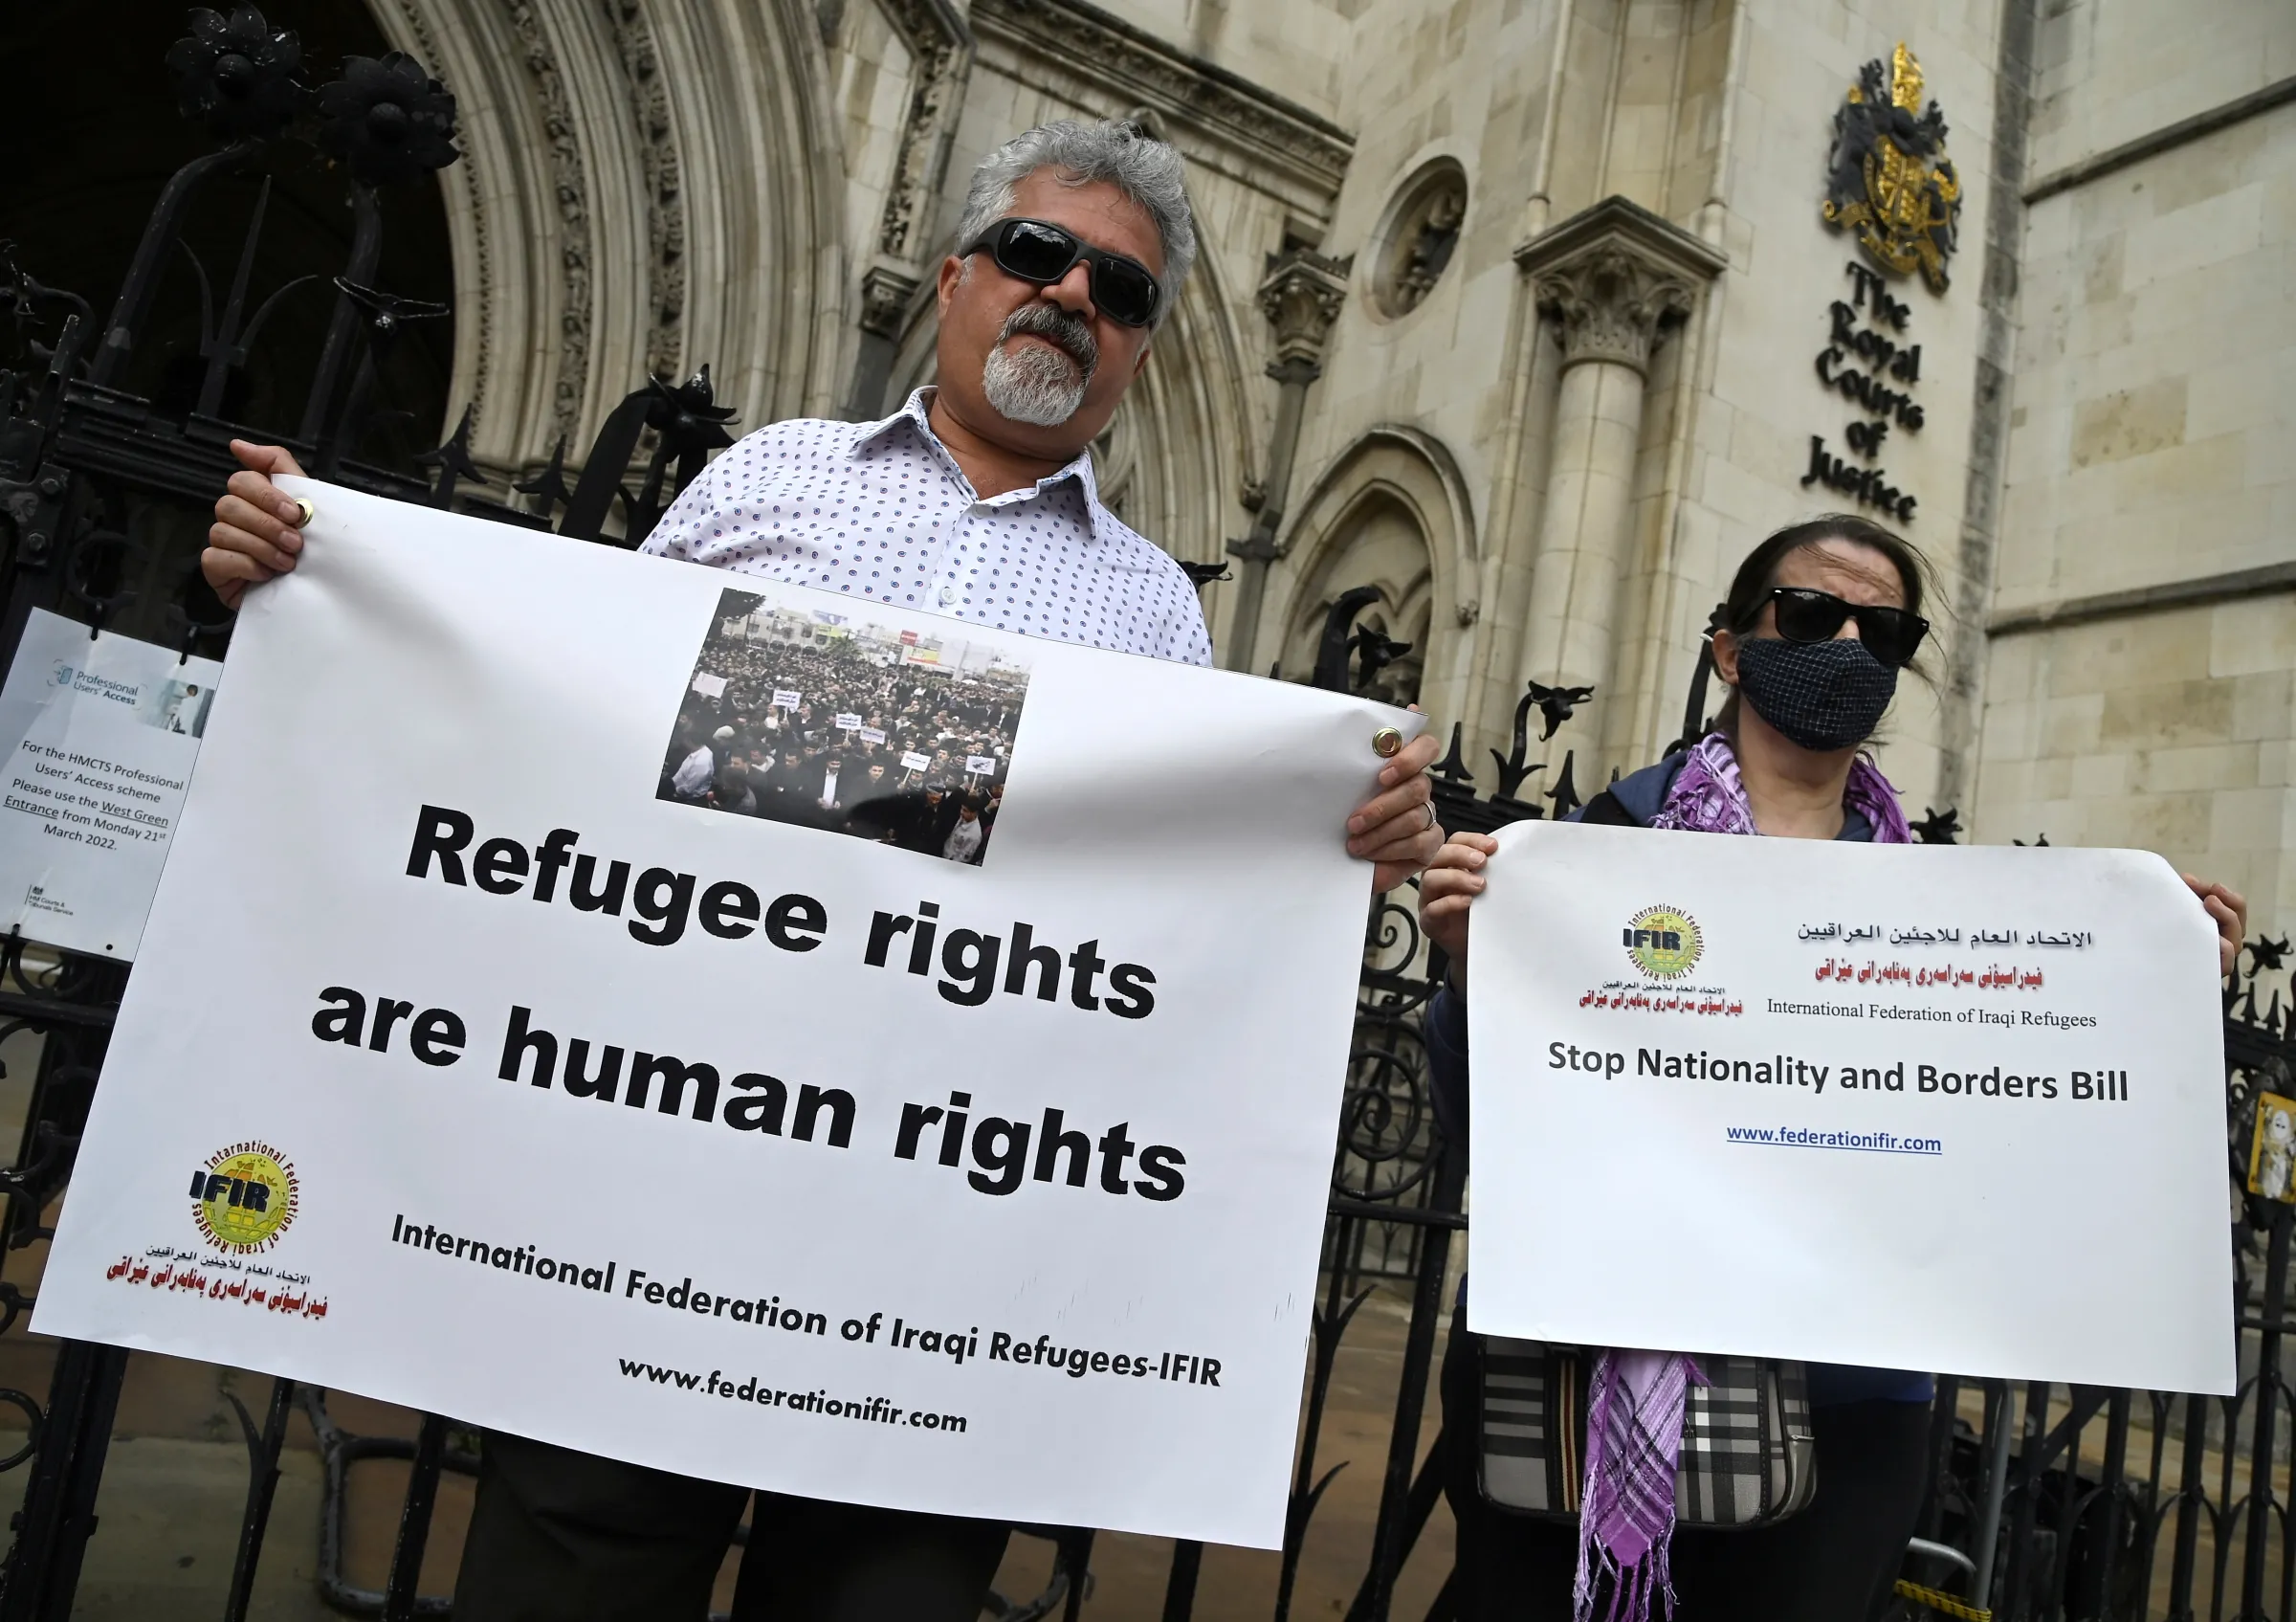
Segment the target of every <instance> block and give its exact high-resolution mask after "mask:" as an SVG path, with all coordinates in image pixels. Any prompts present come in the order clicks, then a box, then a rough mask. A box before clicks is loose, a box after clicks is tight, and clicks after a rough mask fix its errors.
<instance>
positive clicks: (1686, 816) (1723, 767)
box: [1650, 732, 1913, 845]
mask: <svg viewBox="0 0 2296 1622" xmlns="http://www.w3.org/2000/svg"><path fill="white" fill-rule="evenodd" d="M1842 803H1843V806H1845V807H1847V808H1848V809H1849V810H1851V811H1856V812H1858V813H1859V814H1860V815H1861V816H1863V817H1865V820H1866V822H1867V823H1869V824H1870V825H1871V826H1872V828H1873V842H1874V843H1875V844H1877V845H1910V844H1911V843H1912V842H1913V831H1912V830H1911V829H1910V828H1908V827H1907V826H1906V813H1905V811H1903V810H1902V809H1901V808H1900V807H1899V806H1898V803H1897V790H1896V789H1893V788H1891V787H1890V786H1889V780H1888V778H1887V777H1884V776H1883V775H1882V771H1881V767H1877V766H1875V765H1874V764H1873V757H1872V756H1871V755H1867V754H1863V753H1861V754H1860V755H1859V756H1858V758H1857V759H1856V760H1855V761H1853V762H1851V763H1850V767H1849V782H1848V783H1847V784H1846V785H1844V786H1843V789H1842ZM1650 826H1651V827H1653V828H1685V829H1689V831H1690V832H1691V833H1759V832H1760V830H1758V829H1756V828H1755V826H1754V808H1753V807H1752V806H1751V805H1749V804H1748V803H1747V800H1746V786H1745V784H1743V783H1741V782H1739V781H1738V757H1737V756H1736V755H1735V754H1733V753H1732V752H1731V747H1730V740H1729V739H1728V738H1725V737H1724V736H1723V735H1722V734H1721V733H1719V732H1710V733H1708V734H1707V735H1706V736H1705V737H1703V738H1701V739H1699V740H1698V742H1697V743H1696V744H1692V745H1691V746H1690V752H1689V758H1688V759H1687V760H1685V761H1684V762H1683V763H1682V769H1681V770H1680V771H1678V772H1676V773H1675V774H1674V786H1673V787H1672V788H1671V789H1667V803H1666V805H1665V806H1663V807H1661V808H1660V810H1659V813H1658V814H1657V815H1656V816H1654V817H1652V818H1651V819H1650Z"/></svg>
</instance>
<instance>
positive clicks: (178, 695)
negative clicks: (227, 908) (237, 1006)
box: [0, 609, 223, 959]
mask: <svg viewBox="0 0 2296 1622" xmlns="http://www.w3.org/2000/svg"><path fill="white" fill-rule="evenodd" d="M222 670H223V667H222V666H221V665H219V664H217V663H216V662H215V661H214V660H213V659H195V658H189V657H187V656H186V655H182V654H180V653H177V652H176V651H175V650H173V649H171V648H162V647H157V646H155V645H153V644H152V643H149V642H139V641H137V640H136V639H135V638H134V637H132V636H117V635H114V634H113V633H110V632H108V631H102V632H91V631H90V630H89V629H88V628H87V627H86V626H84V625H80V624H78V623H77V622H75V621H73V620H68V619H66V618H64V617H63V616H62V615H61V614H52V613H50V612H48V611H46V610H45V609H34V610H33V611H32V615H31V617H30V619H29V620H28V621H27V622H26V624H25V627H24V637H23V640H22V641H20V642H18V643H17V644H16V657H15V662H14V663H12V664H11V665H10V667H9V671H8V683H7V686H6V687H5V688H4V689H0V749H5V750H7V751H8V756H7V760H8V765H7V768H6V769H7V774H8V787H7V790H6V792H5V794H0V930H6V929H16V930H20V931H21V932H22V933H23V934H24V935H26V936H27V937H29V938H30V939H32V940H34V941H44V942H47V943H48V944H51V945H55V946H63V947H65V948H67V949H69V950H71V951H76V952H93V953H97V954H99V955H100V956H103V957H112V958H128V959H132V958H133V957H134V956H135V955H136V943H137V941H138V940H139V939H140V938H141V937H142V935H143V933H144V914H145V913H147V912H149V911H150V910H151V895H152V891H153V890H154V889H155V888H157V887H158V885H159V882H160V871H161V869H162V868H164V867H165V866H166V862H167V844H168V840H169V839H170V838H171V837H172V835H173V833H174V831H175V819H176V813H177V812H178V811H180V810H181V808H182V806H183V803H184V786H185V785H186V784H187V783H188V782H189V781H190V777H191V764H192V762H194V761H196V760H197V759H198V758H199V737H200V732H201V729H202V728H203V727H204V726H205V725H206V723H207V717H208V708H209V706H210V704H211V703H212V702H213V701H214V698H215V681H216V678H217V677H218V676H219V675H220V674H221V673H222Z"/></svg>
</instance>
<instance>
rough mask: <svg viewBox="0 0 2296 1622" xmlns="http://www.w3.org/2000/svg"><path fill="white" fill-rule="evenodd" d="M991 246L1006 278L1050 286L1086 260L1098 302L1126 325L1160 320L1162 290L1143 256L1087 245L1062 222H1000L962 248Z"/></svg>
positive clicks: (975, 251)
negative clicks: (1138, 258)
mask: <svg viewBox="0 0 2296 1622" xmlns="http://www.w3.org/2000/svg"><path fill="white" fill-rule="evenodd" d="M983 248H985V249H987V250H988V251H989V254H990V256H992V257H994V258H995V259H996V261H997V268H998V269H999V270H1001V271H1003V272H1004V274H1005V275H1006V276H1014V277H1018V278H1021V279H1022V280H1023V281H1033V282H1035V283H1036V284H1037V285H1038V286H1039V287H1049V286H1051V285H1052V284H1053V283H1054V282H1056V281H1058V280H1059V279H1060V278H1062V277H1064V276H1066V275H1068V274H1069V272H1070V271H1071V270H1073V269H1074V268H1075V266H1076V261H1077V260H1079V259H1082V260H1083V261H1084V262H1085V263H1086V264H1088V265H1090V266H1091V267H1092V274H1093V304H1094V305H1096V306H1097V307H1098V309H1099V311H1100V313H1101V314H1102V315H1104V316H1106V317H1107V318H1108V319H1109V320H1110V321H1113V322H1116V323H1117V324H1119V325H1121V326H1146V325H1147V324H1148V323H1149V322H1152V321H1154V320H1155V319H1156V305H1157V300H1158V298H1159V294H1160V292H1161V290H1160V289H1159V287H1158V286H1157V284H1156V277H1155V276H1154V274H1153V273H1151V272H1150V271H1149V269H1148V267H1147V266H1146V265H1143V264H1141V263H1140V262H1139V260H1137V259H1128V258H1126V257H1124V256H1123V255H1121V254H1106V253H1102V252H1101V251H1100V250H1099V249H1097V248H1092V247H1087V246H1086V245H1085V244H1084V243H1082V242H1080V241H1078V240H1077V239H1076V237H1075V236H1073V235H1072V234H1071V233H1068V232H1066V231H1063V230H1062V229H1061V228H1060V227H1059V226H1056V225H1048V224H1046V223H1045V222H1044V221H1043V220H1021V219H1011V220H999V221H998V222H997V223H996V224H995V225H993V226H990V227H989V228H988V230H986V231H985V232H983V233H981V235H979V236H977V237H975V238H974V239H973V240H972V241H970V242H968V243H966V244H965V245H964V246H963V247H962V248H960V249H959V250H958V251H957V256H958V257H959V258H963V257H964V256H967V255H969V254H978V253H979V252H981V250H982V249H983Z"/></svg>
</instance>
